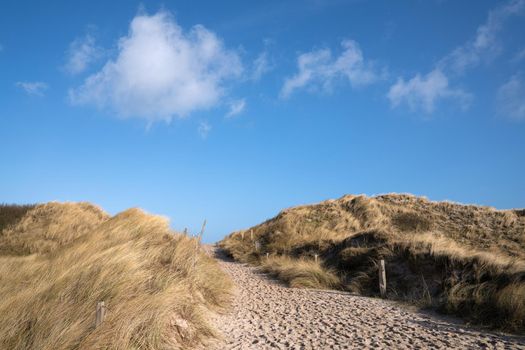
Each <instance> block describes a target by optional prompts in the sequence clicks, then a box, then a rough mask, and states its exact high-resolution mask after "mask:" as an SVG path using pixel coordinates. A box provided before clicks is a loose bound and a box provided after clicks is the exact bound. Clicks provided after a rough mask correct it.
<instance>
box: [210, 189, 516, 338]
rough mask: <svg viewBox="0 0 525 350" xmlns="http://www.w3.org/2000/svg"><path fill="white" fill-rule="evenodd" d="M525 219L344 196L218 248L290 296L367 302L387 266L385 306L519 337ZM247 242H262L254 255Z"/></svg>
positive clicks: (401, 198)
mask: <svg viewBox="0 0 525 350" xmlns="http://www.w3.org/2000/svg"><path fill="white" fill-rule="evenodd" d="M522 212H523V210H495V209H493V208H489V207H480V206H472V205H460V204H455V203H450V202H431V201H429V200H427V199H425V198H418V197H414V196H411V195H397V194H390V195H381V196H376V197H371V198H370V197H366V196H350V195H349V196H344V197H342V198H340V199H338V200H329V201H325V202H322V203H319V204H316V205H310V206H299V207H295V208H290V209H286V210H284V211H282V212H281V213H279V215H277V216H276V217H275V218H273V219H270V220H268V221H266V222H264V223H262V224H260V225H257V226H255V227H253V228H251V229H248V230H245V231H239V232H234V233H232V234H230V235H229V236H228V237H226V238H225V239H224V240H223V241H222V242H221V243H220V246H221V248H223V249H224V250H225V251H226V252H228V253H229V254H230V255H231V256H232V257H234V258H235V259H236V260H239V261H244V262H249V263H252V264H256V265H261V266H262V268H263V270H264V271H268V272H271V273H272V274H273V275H275V276H277V277H279V278H280V279H282V280H283V281H285V282H287V283H289V284H290V285H292V286H302V287H313V288H341V289H345V290H349V291H353V292H356V293H361V294H364V295H373V296H377V295H379V289H378V266H377V263H378V261H379V260H380V259H385V261H386V268H387V280H388V288H387V296H388V298H391V299H396V300H403V301H408V302H411V303H414V304H416V305H420V306H424V307H432V308H434V309H437V310H440V311H442V312H446V313H452V314H456V315H459V316H462V317H464V318H466V319H468V320H470V321H472V322H476V323H478V324H481V325H487V326H494V327H499V328H504V329H506V330H511V331H516V332H525V217H524V216H523V215H522ZM250 232H252V233H253V236H254V240H256V241H258V242H260V249H259V250H257V251H256V250H255V247H254V243H253V242H252V241H251V239H250V237H251V234H250ZM243 236H244V238H243ZM266 253H269V254H271V255H270V256H271V258H270V259H267V260H266V259H265V258H264V257H265V254H266ZM314 254H318V255H319V257H320V258H319V259H320V260H319V261H320V263H318V264H317V263H315V262H314V261H313V256H314ZM307 262H308V263H307ZM292 267H293V268H292ZM312 267H315V271H316V272H315V273H311V272H310V271H311V269H312ZM290 271H293V272H292V273H290ZM294 276H300V278H301V279H300V283H297V282H294ZM319 276H323V277H319ZM333 277H337V279H334V278H333Z"/></svg>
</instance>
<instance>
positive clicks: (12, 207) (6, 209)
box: [0, 204, 35, 234]
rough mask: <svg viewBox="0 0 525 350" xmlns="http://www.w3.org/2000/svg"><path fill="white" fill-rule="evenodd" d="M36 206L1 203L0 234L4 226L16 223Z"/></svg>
mask: <svg viewBox="0 0 525 350" xmlns="http://www.w3.org/2000/svg"><path fill="white" fill-rule="evenodd" d="M34 207H35V205H33V204H26V205H16V204H0V234H1V233H2V230H3V229H4V228H6V227H8V226H10V225H14V224H16V223H17V222H18V220H20V219H21V218H22V217H23V216H24V215H25V213H27V211H28V210H30V209H33V208H34Z"/></svg>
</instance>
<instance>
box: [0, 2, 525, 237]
mask: <svg viewBox="0 0 525 350" xmlns="http://www.w3.org/2000/svg"><path fill="white" fill-rule="evenodd" d="M505 4H508V3H506V2H496V1H486V0H480V1H451V0H449V1H446V0H443V1H406V2H395V3H394V2H391V1H386V0H385V1H287V2H282V1H264V2H259V1H252V2H250V1H220V2H218V1H164V2H157V1H147V2H144V3H141V2H139V1H78V2H73V1H51V2H47V1H46V2H44V1H24V0H17V1H2V2H1V3H0V46H1V49H0V156H1V157H0V161H1V164H2V170H1V171H0V201H2V202H8V203H31V202H46V201H51V200H60V201H90V202H93V203H96V204H98V205H100V206H101V207H103V208H104V209H105V210H107V211H108V212H110V213H112V214H114V213H117V212H119V211H121V210H124V209H126V208H129V207H134V206H138V207H141V208H144V209H145V210H147V211H148V212H152V213H156V214H162V215H165V216H168V217H169V218H170V219H171V222H172V226H173V227H174V228H176V229H183V228H184V227H188V228H190V230H193V231H196V230H198V229H199V227H200V225H201V223H202V220H203V219H204V218H206V219H207V220H208V230H207V234H206V237H205V239H206V241H208V242H212V241H216V240H218V239H220V238H221V237H223V236H224V235H225V234H228V233H230V232H231V231H233V230H236V229H241V228H246V227H249V226H252V225H255V224H257V223H259V222H261V221H263V220H265V219H267V218H270V217H272V216H274V215H275V214H277V213H278V212H279V210H281V209H283V208H286V207H289V206H294V205H299V204H305V203H313V202H318V201H321V200H325V199H329V198H336V197H340V196H342V195H344V194H347V193H355V194H357V193H365V194H368V195H374V194H380V193H386V192H409V193H414V194H416V195H424V196H427V197H428V198H430V199H432V200H452V201H458V202H463V203H477V204H482V205H490V206H495V207H497V208H512V207H524V206H525V181H524V179H525V175H524V173H525V119H523V118H520V117H519V116H518V117H509V116H508V115H506V112H505V111H506V109H505V106H502V105H501V103H502V102H501V101H500V102H498V91H500V89H501V87H502V86H503V85H504V84H505V83H506V82H508V81H509V79H510V78H511V77H513V76H516V77H518V78H520V77H521V78H523V74H524V73H525V59H524V58H523V57H522V58H520V56H519V52H520V51H521V50H523V49H525V40H524V35H523V34H524V33H525V16H524V14H523V13H519V14H517V15H515V16H510V17H508V18H507V19H505V21H504V22H502V23H501V26H500V28H499V32H498V34H497V44H498V51H497V54H495V55H493V57H490V58H489V59H486V60H485V59H484V60H483V62H480V63H479V64H477V65H475V66H474V67H472V68H470V69H468V70H466V71H465V72H463V73H461V74H457V75H454V76H449V84H450V86H451V87H454V88H458V89H461V90H462V91H464V92H466V93H468V94H469V96H470V102H469V103H468V105H467V106H463V107H462V106H460V104H459V103H457V101H455V100H454V99H453V98H443V99H439V100H436V104H435V108H434V110H433V111H432V112H430V113H428V112H425V111H423V110H421V109H418V108H410V106H409V105H408V104H406V103H401V104H399V105H398V106H394V105H393V104H392V103H391V101H390V100H389V99H388V97H387V94H388V91H389V89H390V87H391V86H392V85H393V84H395V83H396V81H398V79H399V78H402V79H404V81H408V80H409V79H411V78H412V77H414V76H415V75H416V74H420V75H421V76H424V75H425V74H427V73H428V72H430V71H431V70H432V69H433V68H434V67H435V66H436V64H437V63H438V62H439V61H440V60H441V59H442V58H443V57H445V56H446V55H447V54H449V53H450V52H452V51H453V50H454V49H455V48H457V47H461V46H462V45H464V44H465V43H467V42H469V40H472V39H473V38H475V36H476V33H477V30H478V28H479V27H480V26H482V25H483V24H484V23H486V22H487V19H488V16H489V13H490V12H491V11H495V9H497V8H498V6H499V7H501V6H505ZM161 10H162V11H166V12H170V13H172V14H173V16H174V19H175V20H176V22H177V23H178V25H180V26H181V27H182V28H183V29H184V30H189V29H190V28H191V27H192V26H194V25H196V24H201V25H203V26H204V27H206V28H207V29H208V30H210V31H212V32H214V33H215V34H216V35H217V37H219V38H220V39H221V40H222V42H223V43H224V46H225V47H226V48H227V49H229V50H232V51H234V52H236V53H237V54H238V56H239V57H240V59H241V62H242V65H243V67H244V73H243V74H244V75H245V78H243V77H239V78H237V79H233V80H231V81H229V82H227V83H225V85H224V87H225V93H224V95H223V97H222V98H221V100H220V101H219V102H218V103H216V104H215V105H214V106H213V107H212V108H209V109H206V110H196V111H194V112H192V113H190V114H189V115H187V116H186V117H185V118H179V117H177V116H174V117H173V119H172V121H171V122H170V123H167V122H162V121H160V122H153V123H149V122H148V121H146V120H144V119H141V118H120V117H119V116H117V115H116V114H115V113H114V112H112V111H111V110H110V109H107V108H97V107H96V106H93V105H75V104H72V103H71V102H70V100H69V99H68V91H69V90H70V89H72V88H76V87H78V86H80V85H81V84H82V83H83V82H84V81H85V79H86V77H88V76H89V75H91V74H93V73H96V72H97V71H100V69H101V68H102V66H103V65H104V64H105V62H107V61H108V60H110V59H114V58H115V57H116V56H117V55H118V47H117V44H118V40H119V38H121V37H124V36H126V35H128V30H129V25H130V22H131V20H132V19H133V18H134V17H135V16H136V15H137V14H138V13H139V12H140V13H143V14H144V13H146V14H149V15H154V14H155V13H157V12H158V11H161ZM88 32H89V33H91V35H92V36H93V37H94V38H95V39H96V43H97V45H98V46H99V47H101V48H103V49H104V55H103V57H99V59H98V60H96V61H94V62H93V63H92V64H90V65H89V67H88V68H87V70H86V71H85V72H83V73H82V74H78V75H71V74H67V73H66V72H65V71H64V65H65V63H66V61H67V52H68V47H69V45H70V43H71V42H72V41H73V40H75V39H76V38H82V37H83V36H84V35H86V33H88ZM345 39H351V40H354V41H356V42H357V43H358V44H359V46H360V49H361V50H362V52H363V56H364V58H365V60H367V61H368V60H370V62H373V64H374V66H375V67H378V68H377V69H380V70H381V71H382V72H383V73H384V74H383V73H382V77H381V78H380V79H379V80H378V81H376V82H374V83H372V84H369V85H366V86H359V87H353V86H352V85H351V84H350V83H349V82H348V81H345V79H338V80H336V81H335V82H334V84H333V86H332V88H331V89H329V90H323V89H317V90H316V89H308V88H304V89H297V90H296V91H294V93H293V94H291V96H289V97H288V98H283V97H282V96H280V92H281V89H282V87H283V84H284V81H285V80H286V79H287V78H289V77H291V76H293V75H295V74H296V73H297V70H298V68H297V58H298V56H299V55H300V54H303V53H307V52H311V51H313V50H320V49H330V50H331V52H332V55H333V56H334V57H335V56H337V55H339V54H340V53H341V46H340V43H341V41H342V40H345ZM261 52H266V54H267V57H268V58H269V61H270V64H269V68H271V69H270V70H269V71H268V72H266V73H265V74H264V75H263V76H262V77H261V78H260V79H259V80H253V79H248V78H246V76H247V75H249V71H250V67H251V66H252V63H253V61H254V60H255V59H256V58H257V56H258V55H259V54H260V53H261ZM524 56H525V55H524ZM17 82H44V83H45V84H47V86H48V88H47V89H46V90H45V91H42V93H41V94H28V93H26V92H25V91H24V90H23V89H22V88H21V87H20V85H17ZM521 92H523V89H522V90H521ZM518 97H519V96H518ZM522 97H523V100H525V95H524V96H522ZM233 99H244V100H245V101H246V108H245V109H244V110H243V111H242V112H241V113H239V114H238V115H236V116H235V117H233V118H225V115H226V114H227V112H228V101H231V100H233ZM204 121H205V122H206V123H208V124H209V125H210V126H211V130H210V132H209V134H208V136H207V137H206V138H202V137H201V136H200V135H199V132H198V127H199V124H200V123H202V122H204Z"/></svg>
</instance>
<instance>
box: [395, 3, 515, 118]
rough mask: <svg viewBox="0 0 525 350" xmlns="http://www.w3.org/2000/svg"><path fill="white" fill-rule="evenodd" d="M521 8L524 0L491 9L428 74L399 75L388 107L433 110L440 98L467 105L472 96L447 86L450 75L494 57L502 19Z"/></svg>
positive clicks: (463, 71) (463, 106)
mask: <svg viewBox="0 0 525 350" xmlns="http://www.w3.org/2000/svg"><path fill="white" fill-rule="evenodd" d="M524 10H525V0H511V1H509V2H508V3H506V4H505V5H502V6H500V7H497V8H496V9H494V10H492V11H490V12H489V15H488V18H487V21H486V22H485V23H484V24H482V25H481V26H479V27H478V28H477V30H476V35H475V36H474V38H473V39H472V40H470V41H468V42H466V43H465V44H463V45H461V46H459V47H457V48H455V49H454V50H452V51H451V52H450V53H449V54H447V55H445V56H444V57H443V58H442V59H441V60H439V61H438V63H437V64H436V66H435V67H434V68H433V69H432V70H431V71H430V72H429V73H427V74H425V75H422V74H420V73H418V74H416V75H415V76H414V77H412V78H410V79H406V80H405V79H403V78H398V80H397V82H396V83H395V84H393V85H392V86H391V87H390V89H389V91H388V93H387V97H388V99H389V100H390V103H391V106H392V107H398V106H400V105H402V104H403V102H406V104H407V105H408V106H409V108H410V109H411V110H413V111H415V110H418V109H421V110H423V111H424V112H426V113H428V114H429V113H432V112H433V111H434V110H435V106H436V104H437V102H438V101H439V100H441V99H445V98H449V99H454V100H456V101H457V102H459V105H460V106H461V107H462V108H466V107H467V106H468V104H469V102H470V100H471V99H472V95H471V94H470V93H468V92H465V91H464V90H462V89H459V88H453V87H450V83H449V81H450V77H453V76H457V75H460V74H464V73H465V72H466V71H467V70H468V69H470V68H473V67H475V66H477V65H479V64H480V62H482V61H487V62H488V61H490V60H491V59H492V58H494V57H495V56H496V55H497V54H498V53H499V52H500V50H501V47H500V45H499V40H498V34H499V33H500V32H501V30H502V28H503V25H504V24H505V21H507V19H508V18H509V17H511V16H513V15H517V14H520V13H522V12H524Z"/></svg>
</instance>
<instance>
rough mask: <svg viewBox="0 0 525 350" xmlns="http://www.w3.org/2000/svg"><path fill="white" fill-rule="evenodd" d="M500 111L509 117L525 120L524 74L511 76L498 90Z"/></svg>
mask: <svg viewBox="0 0 525 350" xmlns="http://www.w3.org/2000/svg"><path fill="white" fill-rule="evenodd" d="M498 109H499V113H500V114H501V115H503V116H505V117H507V118H510V119H514V120H519V121H525V81H524V78H523V74H521V73H518V74H515V75H513V76H512V77H510V79H509V80H508V81H507V82H505V83H504V84H503V85H502V86H501V87H500V88H499V90H498Z"/></svg>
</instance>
